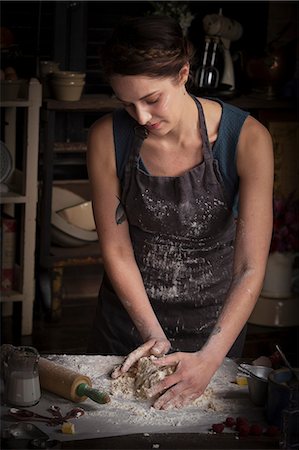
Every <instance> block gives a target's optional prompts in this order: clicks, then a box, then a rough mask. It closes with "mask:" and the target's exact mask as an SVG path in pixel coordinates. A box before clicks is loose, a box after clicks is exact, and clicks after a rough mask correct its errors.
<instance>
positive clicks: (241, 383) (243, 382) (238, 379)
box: [236, 375, 248, 386]
mask: <svg viewBox="0 0 299 450" xmlns="http://www.w3.org/2000/svg"><path fill="white" fill-rule="evenodd" d="M236 383H237V384H238V385H239V386H247V384H248V383H247V377H245V376H244V375H237V376H236Z"/></svg>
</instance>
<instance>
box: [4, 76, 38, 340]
mask: <svg viewBox="0 0 299 450" xmlns="http://www.w3.org/2000/svg"><path fill="white" fill-rule="evenodd" d="M23 89H24V91H23V93H22V94H23V95H24V96H25V95H26V98H23V97H22V98H19V99H17V100H14V101H3V102H1V104H0V107H1V113H3V141H4V143H5V145H7V147H8V148H9V150H10V152H11V154H12V160H13V167H12V169H13V170H12V173H11V175H10V176H9V179H8V180H6V186H7V188H8V189H9V190H8V192H1V193H0V204H2V205H5V208H3V209H5V210H6V209H7V210H9V216H11V218H14V219H15V222H16V230H17V236H15V239H13V241H12V246H11V252H13V253H11V255H9V256H7V260H6V262H7V263H8V264H9V266H8V267H6V266H5V264H3V268H4V267H5V268H6V269H7V270H10V271H14V278H17V279H18V282H17V283H16V284H15V285H16V286H17V287H18V288H17V290H13V289H12V290H11V291H8V290H7V291H6V290H4V291H3V292H1V297H0V301H1V302H12V303H13V304H14V308H13V322H14V323H15V326H17V327H18V328H19V332H20V334H22V335H24V336H25V335H30V334H31V333H32V324H33V305H34V300H35V292H36V289H35V249H36V211H37V194H38V193H37V187H38V179H37V169H38V150H39V123H40V107H41V102H42V89H41V84H40V82H39V81H38V80H37V79H35V78H31V79H30V80H29V81H28V83H26V86H24V87H23ZM20 108H25V109H26V111H25V112H26V114H24V119H23V121H22V124H20V123H19V121H18V110H19V109H20ZM2 110H3V111H2ZM22 116H23V114H22ZM18 158H19V159H20V161H21V167H22V168H21V169H19V168H18V167H16V161H18ZM16 204H21V205H22V208H17V209H18V211H15V208H13V207H11V206H13V205H16ZM7 206H8V208H7ZM3 242H4V241H3ZM5 242H8V243H10V241H5ZM14 247H17V248H16V252H15V251H14ZM9 251H10V248H9V249H8V253H9ZM4 254H5V253H4ZM8 281H9V284H8V285H7V286H5V287H7V288H8V287H9V288H10V287H13V284H12V282H11V280H10V279H9V280H8ZM15 281H16V280H15ZM19 303H20V305H19Z"/></svg>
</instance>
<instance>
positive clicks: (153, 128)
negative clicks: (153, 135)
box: [147, 122, 161, 130]
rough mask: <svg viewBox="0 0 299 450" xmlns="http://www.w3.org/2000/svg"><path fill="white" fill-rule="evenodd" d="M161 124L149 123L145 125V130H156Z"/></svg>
mask: <svg viewBox="0 0 299 450" xmlns="http://www.w3.org/2000/svg"><path fill="white" fill-rule="evenodd" d="M160 125H161V122H156V123H150V124H148V125H147V128H148V129H149V130H157V129H158V128H160Z"/></svg>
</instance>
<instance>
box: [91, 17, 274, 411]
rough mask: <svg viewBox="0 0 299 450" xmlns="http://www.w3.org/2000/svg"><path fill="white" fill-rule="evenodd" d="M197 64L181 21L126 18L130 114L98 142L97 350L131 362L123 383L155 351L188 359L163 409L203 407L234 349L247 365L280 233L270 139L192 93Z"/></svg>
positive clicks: (99, 127) (105, 128)
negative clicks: (251, 320) (254, 316)
mask: <svg viewBox="0 0 299 450" xmlns="http://www.w3.org/2000/svg"><path fill="white" fill-rule="evenodd" d="M189 66H190V54H189V49H188V46H187V45H186V42H185V40H184V38H183V35H182V31H181V29H180V27H179V25H178V24H177V23H176V22H175V21H173V20H172V19H169V18H165V17H157V16H153V17H144V18H135V19H127V20H125V21H123V23H121V24H120V25H119V26H118V27H117V29H116V30H115V32H114V34H113V36H112V38H111V39H110V40H109V41H108V42H107V44H106V46H105V48H104V50H103V69H104V72H105V74H106V76H107V78H108V80H109V82H110V85H111V87H112V89H113V91H114V93H115V95H116V96H117V98H118V99H119V100H120V101H121V102H122V104H123V107H124V108H121V109H120V110H117V111H115V112H114V113H113V114H112V115H106V116H104V117H102V118H101V119H100V120H98V121H97V122H96V123H95V124H94V125H93V126H92V128H91V130H90V133H89V140H88V170H89V176H90V181H91V187H92V196H93V207H94V216H95V221H96V226H97V231H98V236H99V242H100V247H101V252H102V256H103V262H104V268H105V275H104V280H103V283H102V286H101V290H100V294H99V304H98V308H97V313H96V318H95V323H94V329H93V333H92V336H91V341H90V342H91V345H90V347H89V351H92V352H97V353H100V354H118V355H128V356H127V358H126V359H125V362H124V363H123V365H122V366H121V368H120V369H118V370H116V371H115V373H114V374H113V376H114V377H117V376H119V375H120V374H122V373H124V372H126V371H127V370H128V369H129V368H130V367H131V366H132V364H134V363H135V362H136V361H137V360H138V359H139V358H140V357H142V356H148V355H151V354H152V355H155V356H159V357H160V358H158V359H157V360H156V364H157V365H173V364H175V365H176V370H175V372H174V374H172V375H170V376H168V377H166V378H165V379H164V380H163V381H161V382H159V383H158V384H157V385H156V387H155V388H154V389H153V391H152V394H153V395H156V394H157V393H160V394H161V395H160V397H159V398H158V399H157V400H156V401H155V403H154V407H155V408H158V409H167V408H171V407H181V406H182V405H186V404H188V403H190V402H191V401H192V400H194V399H195V398H197V397H199V396H200V395H201V394H202V393H203V392H204V390H205V388H206V386H207V385H208V383H209V381H210V379H211V377H212V376H213V374H214V373H215V371H216V370H217V369H218V368H219V366H220V365H221V363H222V361H223V359H224V357H225V356H226V355H227V354H229V355H230V356H240V354H241V352H242V347H243V342H244V334H245V332H244V329H245V328H244V327H245V325H246V321H247V319H248V317H249V316H250V313H251V311H252V309H253V307H254V305H255V303H256V300H257V298H258V296H259V293H260V290H261V286H262V282H263V277H264V271H265V265H266V261H267V256H268V251H269V244H270V239H271V231H272V182H273V156H272V144H271V138H270V135H269V133H268V131H267V130H266V129H265V128H264V127H263V126H262V125H261V124H260V123H259V122H258V121H256V120H255V119H254V118H252V117H250V116H249V115H248V113H246V112H244V111H241V110H239V109H237V108H234V107H232V106H230V105H227V104H225V103H223V102H221V101H220V100H212V99H204V98H200V99H199V98H196V97H194V96H192V95H189V94H188V93H187V91H186V87H185V86H186V83H187V80H188V77H189ZM237 197H238V198H239V204H238V218H237V221H236V220H235V218H234V214H233V210H234V203H235V201H236V199H237ZM242 330H243V331H242ZM238 336H239V337H238ZM168 352H169V354H167V353H168ZM166 354H167V355H166Z"/></svg>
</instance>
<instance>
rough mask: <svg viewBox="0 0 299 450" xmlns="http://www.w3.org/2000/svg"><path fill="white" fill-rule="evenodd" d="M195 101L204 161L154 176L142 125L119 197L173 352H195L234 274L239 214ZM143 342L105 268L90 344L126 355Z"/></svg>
mask: <svg viewBox="0 0 299 450" xmlns="http://www.w3.org/2000/svg"><path fill="white" fill-rule="evenodd" d="M196 103H197V106H198V111H199V120H200V132H201V134H202V142H203V161H202V162H201V163H200V164H198V165H197V166H196V167H194V168H192V169H191V170H188V171H187V172H186V173H184V174H183V175H180V176H175V177H167V176H166V177H165V176H151V175H150V174H149V173H148V172H147V171H146V169H145V168H144V166H143V164H142V161H141V158H140V155H139V153H140V149H141V146H142V143H143V141H144V139H145V138H146V136H147V133H146V130H145V129H144V128H143V127H136V128H135V141H134V145H133V148H132V150H131V154H130V157H129V159H128V162H127V164H126V168H125V176H124V183H123V191H122V198H121V202H122V204H123V206H124V208H125V212H126V215H127V219H128V222H129V225H130V235H131V239H132V243H133V248H134V252H135V258H136V261H137V265H138V267H139V269H140V272H141V275H142V278H143V281H144V285H145V289H146V292H147V294H148V297H149V300H150V302H151V305H152V307H153V309H154V311H155V314H156V315H157V317H158V320H159V322H160V324H161V326H162V328H163V330H164V332H165V334H166V336H167V337H168V339H169V340H170V342H171V344H172V348H171V351H189V352H191V351H196V350H199V349H200V348H201V347H202V346H203V344H204V343H205V342H206V341H207V339H208V337H209V335H210V333H211V331H212V330H213V328H214V326H215V323H216V321H217V318H218V316H219V313H220V311H221V308H222V305H223V303H224V301H225V299H226V295H227V291H228V289H229V286H230V283H231V278H232V263H233V251H234V248H233V242H234V237H235V223H234V218H233V215H232V211H231V208H229V206H228V201H227V197H226V191H225V187H224V184H223V180H222V177H221V174H220V172H219V168H218V162H217V160H216V159H214V158H213V154H212V149H211V147H210V144H209V141H208V136H207V129H206V124H205V119H204V115H203V110H202V107H201V105H200V103H199V102H198V101H196ZM243 340H244V333H242V336H240V337H239V341H238V342H237V341H236V343H235V346H234V349H235V351H233V353H232V354H231V355H230V356H234V355H235V356H237V354H240V348H241V347H242V344H243ZM141 344H142V340H141V338H140V335H139V333H138V331H137V330H136V328H135V326H134V324H133V322H132V321H131V319H130V317H129V315H128V313H127V312H126V311H125V309H124V307H123V306H122V304H121V302H120V300H119V299H118V298H117V296H116V294H115V293H114V291H113V288H112V286H111V284H110V282H109V279H108V277H107V276H106V275H104V279H103V283H102V286H101V289H100V293H99V303H98V307H97V314H96V318H95V323H94V330H93V333H92V336H91V340H90V345H89V351H92V352H97V353H101V354H118V355H126V354H128V353H129V352H130V351H132V350H134V349H135V348H136V347H137V346H139V345H141ZM236 347H237V349H236Z"/></svg>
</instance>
